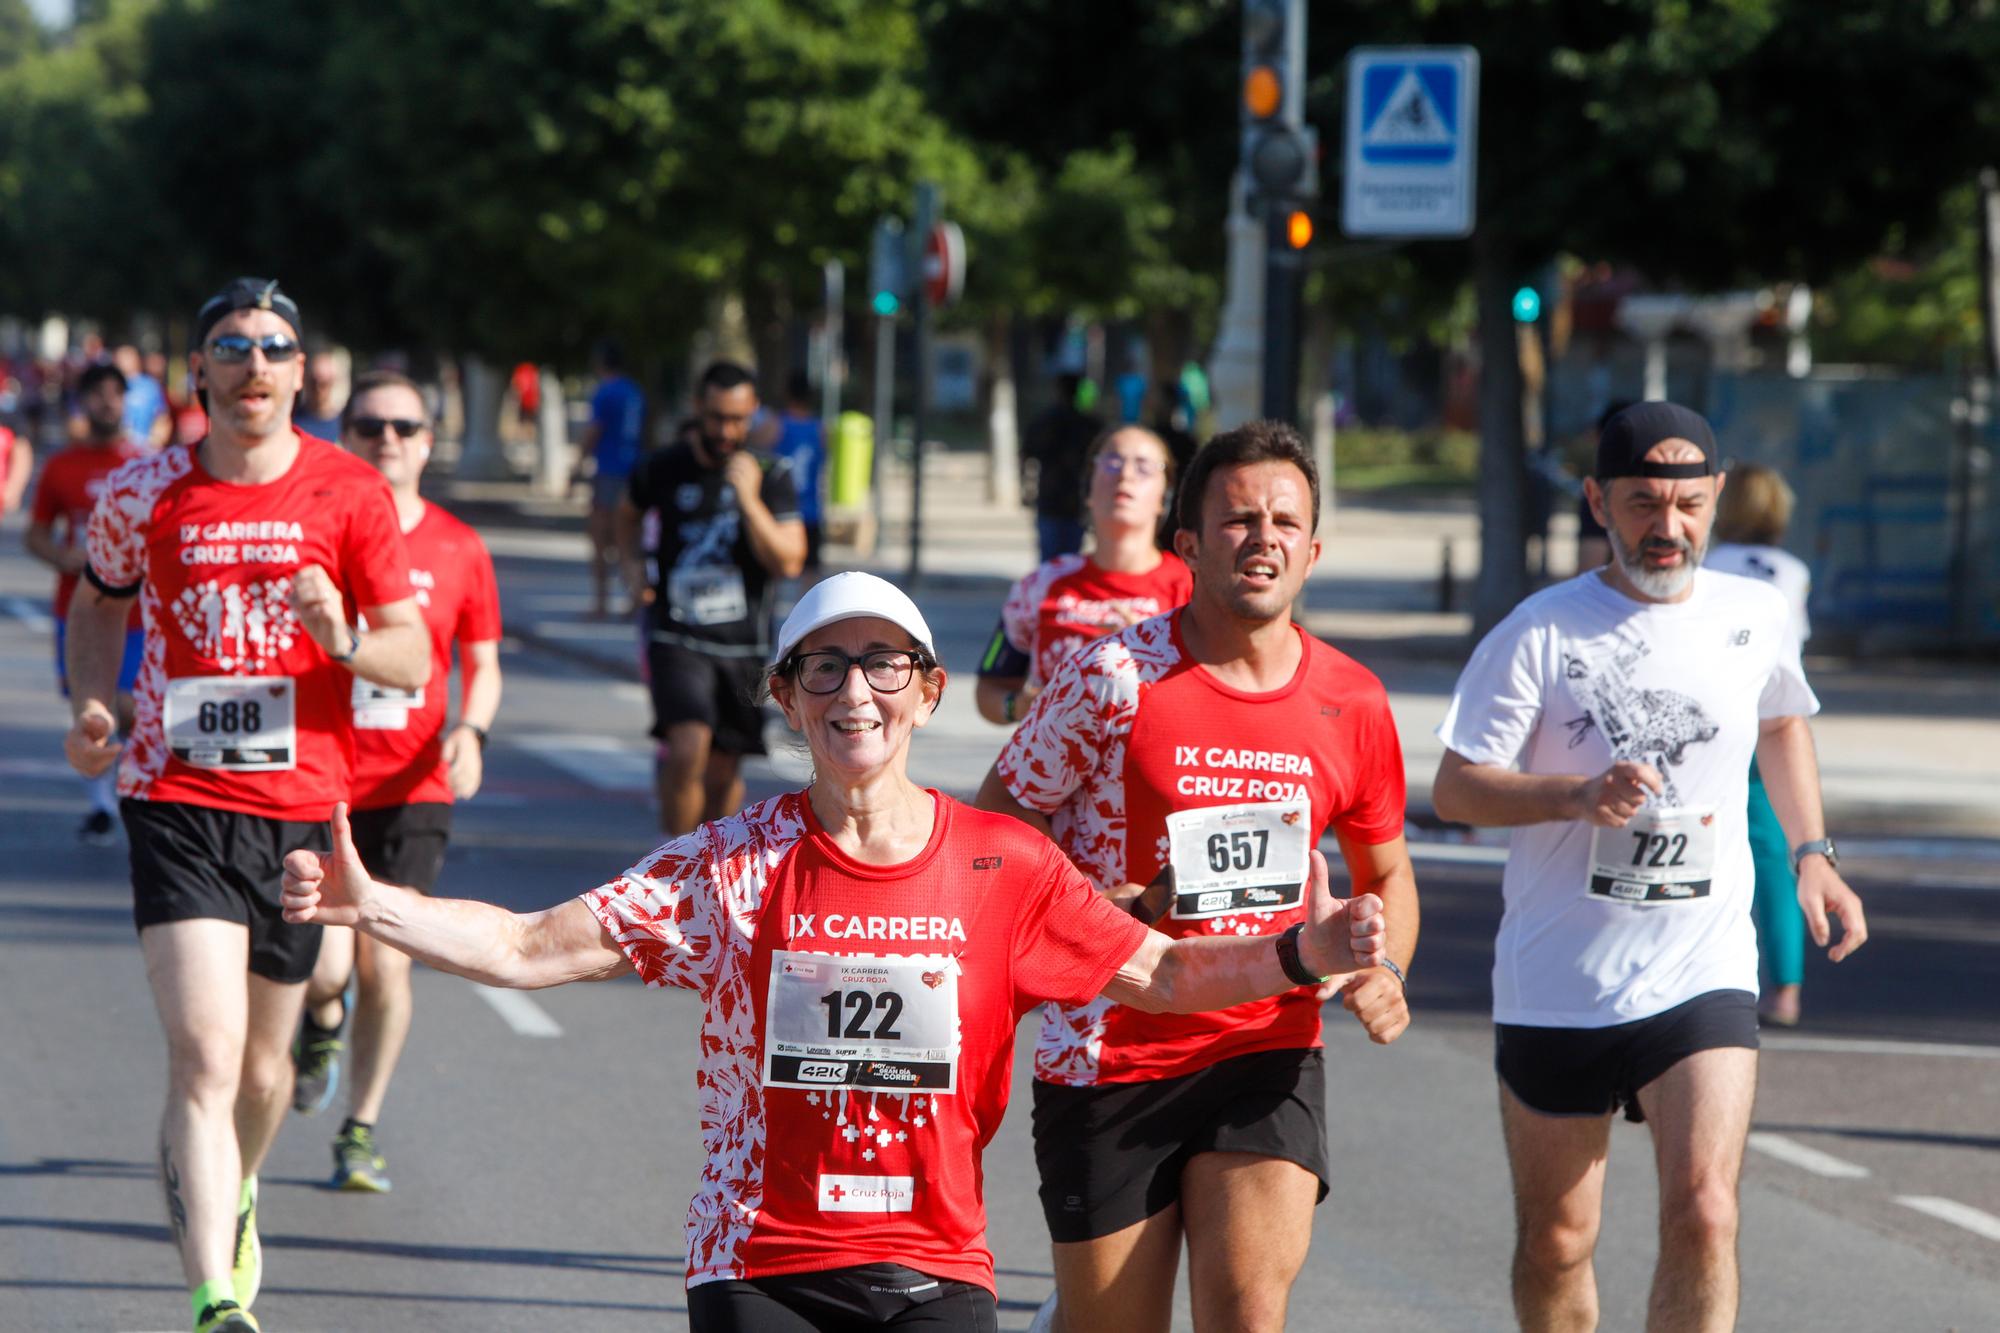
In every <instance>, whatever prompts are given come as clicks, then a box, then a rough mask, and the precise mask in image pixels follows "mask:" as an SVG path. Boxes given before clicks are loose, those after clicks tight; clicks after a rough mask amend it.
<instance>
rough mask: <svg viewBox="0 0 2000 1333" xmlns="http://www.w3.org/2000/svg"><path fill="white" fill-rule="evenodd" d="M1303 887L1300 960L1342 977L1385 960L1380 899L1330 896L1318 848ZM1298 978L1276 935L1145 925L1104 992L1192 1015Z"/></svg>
mask: <svg viewBox="0 0 2000 1333" xmlns="http://www.w3.org/2000/svg"><path fill="white" fill-rule="evenodd" d="M1306 893H1307V902H1308V903H1309V904H1310V907H1309V909H1308V914H1307V915H1308V919H1307V922H1306V928H1305V930H1304V931H1303V932H1302V933H1301V935H1300V937H1299V961H1300V962H1301V963H1302V964H1304V966H1305V968H1306V970H1307V971H1309V972H1311V973H1312V974H1313V975H1315V976H1320V977H1325V978H1327V979H1328V980H1329V981H1336V980H1344V979H1346V978H1348V977H1351V976H1352V975H1354V974H1355V973H1358V972H1360V971H1361V970H1363V969H1364V968H1370V967H1374V966H1376V965H1378V964H1379V963H1380V962H1381V961H1382V956H1383V939H1384V924H1383V920H1382V900H1381V899H1380V898H1378V897H1376V896H1375V895H1374V894H1372V893H1366V894H1362V895H1361V896H1360V897H1358V898H1354V899H1345V898H1335V897H1334V896H1333V894H1332V892H1331V890H1330V889H1329V888H1328V887H1327V873H1326V858H1325V857H1324V856H1321V855H1320V854H1319V853H1318V852H1317V851H1315V852H1314V853H1313V854H1312V880H1311V882H1310V884H1309V885H1308V886H1307V890H1306ZM1299 984H1300V983H1299V982H1297V981H1294V980H1293V979H1292V978H1291V977H1289V976H1287V975H1286V973H1285V969H1284V968H1283V967H1282V966H1281V965H1280V964H1279V962H1278V950H1277V938H1276V937H1274V936H1269V935H1259V936H1251V937H1245V938H1225V937H1222V936H1200V937H1191V938H1185V939H1169V938H1168V937H1167V936H1165V935H1162V934H1161V933H1160V932H1158V931H1156V930H1149V931H1147V932H1146V934H1145V938H1143V939H1142V940H1140V941H1139V947H1138V948H1137V949H1135V950H1134V951H1133V953H1132V956H1131V957H1130V958H1128V959H1126V960H1125V964H1124V966H1122V967H1120V968H1119V969H1118V973H1117V975H1116V976H1114V977H1113V978H1112V979H1111V983H1110V984H1109V985H1107V986H1106V987H1105V988H1104V995H1105V998H1106V999H1110V1000H1115V1001H1117V1002H1118V1003H1119V1004H1123V1005H1129V1006H1131V1007H1132V1008H1134V1009H1139V1010H1143V1011H1144V1012H1146V1013H1153V1014H1196V1013H1204V1012H1206V1011H1208V1010H1211V1009H1227V1008H1228V1007H1229V1006H1231V1005H1233V1004H1243V1003H1245V1002H1247V1001H1250V1000H1261V999H1264V998H1266V997H1267V996H1272V995H1282V994H1283V993H1284V992H1286V991H1288V990H1295V989H1297V987H1298V986H1299Z"/></svg>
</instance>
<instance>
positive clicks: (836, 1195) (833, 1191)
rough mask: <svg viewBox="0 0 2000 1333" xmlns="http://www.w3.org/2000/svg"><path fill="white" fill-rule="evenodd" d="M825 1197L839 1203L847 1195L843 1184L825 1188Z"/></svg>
mask: <svg viewBox="0 0 2000 1333" xmlns="http://www.w3.org/2000/svg"><path fill="white" fill-rule="evenodd" d="M826 1197H827V1198H829V1199H832V1200H833V1201H834V1202H835V1203H839V1202H840V1201H841V1200H842V1199H844V1198H846V1197H847V1189H846V1187H845V1186H842V1185H835V1186H833V1187H832V1188H830V1189H828V1190H827V1192H826Z"/></svg>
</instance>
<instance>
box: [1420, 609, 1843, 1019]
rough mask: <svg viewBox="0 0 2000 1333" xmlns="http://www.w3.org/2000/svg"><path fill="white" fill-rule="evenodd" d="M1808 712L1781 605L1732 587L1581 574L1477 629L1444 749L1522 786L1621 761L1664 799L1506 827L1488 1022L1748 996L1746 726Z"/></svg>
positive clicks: (1637, 1010)
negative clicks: (1672, 590)
mask: <svg viewBox="0 0 2000 1333" xmlns="http://www.w3.org/2000/svg"><path fill="white" fill-rule="evenodd" d="M1818 711H1819V700H1817V699H1816V698H1814V697H1813V693H1812V689H1811V687H1810V686H1808V685H1807V684H1806V678H1805V669H1804V667H1803V666H1801V664H1800V662H1799V645H1798V640H1797V639H1796V638H1795V637H1794V636H1793V633H1792V628H1791V614H1790V609H1789V608H1788V607H1787V606H1786V605H1785V601H1784V598H1783V596H1782V595H1781V594H1780V593H1778V592H1777V591H1776V590H1775V589H1773V588H1772V587H1771V586H1770V585H1768V584H1764V583H1759V582H1756V581H1754V580H1751V579H1746V578H1740V577H1738V576H1736V575H1733V574H1718V573H1715V572H1714V571H1712V570H1708V569H1703V570H1699V571H1697V572H1696V574H1695V583H1694V589H1693V592H1692V593H1691V594H1690V596H1689V597H1688V599H1687V600H1686V601H1683V602H1675V603H1667V604H1662V603H1654V602H1639V601H1634V600H1633V599H1631V598H1629V597H1627V596H1625V595H1624V594H1622V593H1620V592H1617V591H1615V590H1614V589H1612V588H1611V587H1610V586H1609V585H1608V584H1606V583H1605V582H1604V580H1603V579H1602V578H1601V577H1600V576H1599V575H1598V574H1597V573H1595V572H1592V573H1589V574H1583V575H1580V576H1578V577H1576V578H1574V579H1571V580H1569V581H1568V582H1567V583H1559V584H1557V585H1556V586H1555V587H1552V588H1548V589H1545V590H1544V591H1542V592H1540V593H1537V594H1536V595H1534V596H1533V597H1530V598H1528V599H1527V600H1526V601H1524V602H1522V603H1521V605H1520V606H1518V607H1516V608H1515V609H1514V612H1513V614H1511V615H1509V616H1508V617H1507V618H1506V619H1505V620H1503V621H1501V622H1500V624H1498V625H1497V626H1495V627H1494V628H1493V631H1492V632H1491V633H1489V634H1488V635H1487V636H1486V638H1485V639H1484V640H1483V641H1481V643H1480V645H1479V647H1478V649H1477V650H1476V651H1475V652H1474V653H1473V655H1472V660H1471V661H1470V662H1469V663H1467V664H1466V667H1465V670H1464V672H1463V673H1462V674H1461V675H1460V676H1459V680H1458V686H1457V689H1456V690H1455V691H1454V692H1453V694H1452V700H1451V707H1450V709H1449V710H1448V711H1447V712H1446V714H1445V719H1444V722H1443V723H1442V724H1440V725H1439V727H1438V733H1437V734H1438V736H1439V738H1440V739H1441V740H1443V741H1444V743H1445V746H1446V748H1448V749H1450V750H1453V751H1455V752H1456V753H1458V754H1460V755H1462V756H1464V757H1465V758H1466V759H1468V760H1470V761H1472V762H1473V763H1475V764H1493V765H1497V766H1499V767H1502V768H1509V769H1513V770H1516V771H1519V772H1523V773H1571V774H1580V775H1582V774H1597V773H1602V772H1603V771H1604V770H1605V769H1607V768H1609V767H1610V766H1611V765H1612V763H1613V762H1615V761H1616V760H1619V759H1635V760H1639V761H1642V762H1644V763H1648V764H1651V765H1653V767H1655V768H1656V769H1658V770H1659V771H1660V775H1661V777H1662V778H1663V779H1664V780H1665V783H1666V787H1665V790H1664V792H1662V793H1661V794H1659V795H1657V796H1655V797H1653V798H1652V799H1651V800H1649V801H1648V802H1647V804H1646V806H1645V807H1644V808H1643V809H1642V810H1641V811H1640V813H1639V815H1638V816H1636V817H1635V818H1634V819H1633V821H1632V822H1631V823H1630V824H1629V825H1627V826H1626V827H1625V828H1622V829H1600V828H1598V827H1597V826H1596V825H1593V824H1590V823H1587V822H1584V821H1571V822H1560V823H1544V824H1530V825H1526V826H1524V827H1521V828H1517V829H1515V830H1514V832H1513V840H1512V843H1511V845H1510V847H1509V851H1508V856H1507V869H1506V873H1505V876H1504V878H1503V879H1502V881H1501V892H1502V896H1503V898H1504V900H1505V911H1504V914H1503V916H1502V918H1501V922H1500V936H1499V939H1498V941H1497V942H1496V944H1495V950H1494V960H1493V1018H1494V1021H1495V1022H1497V1023H1518V1024H1526V1025H1530V1026H1535V1027H1559V1028H1593V1027H1609V1026H1611V1025H1612V1024H1615V1023H1625V1022H1630V1021H1631V1020H1633V1019H1637V1018H1647V1017H1650V1016H1651V1015H1653V1014H1657V1013H1661V1012H1663V1011H1665V1010H1667V1009H1671V1008H1673V1007H1674V1006H1675V1005H1677V1004H1681V1003H1683V1002H1685V1001H1687V1000H1690V999H1693V998H1694V997H1695V996H1697V995H1701V994H1705V993H1707V992H1709V991H1714V990H1746V991H1750V992H1752V993H1754V992H1755V991H1756V990H1757V940H1756V934H1755V932H1754V930H1753V929H1752V927H1751V922H1750V898H1751V891H1752V886H1753V883H1754V880H1755V874H1754V872H1753V870H1752V868H1751V863H1750V841H1749V834H1748V826H1747V823H1746V818H1745V811H1746V808H1747V802H1748V795H1749V794H1748V779H1749V771H1750V760H1751V757H1752V755H1753V754H1754V753H1755V752H1756V746H1757V735H1758V727H1759V724H1760V723H1761V722H1762V721H1763V720H1764V719H1766V718H1775V717H1789V716H1796V715H1804V716H1810V715H1811V714H1813V713H1815V712H1818Z"/></svg>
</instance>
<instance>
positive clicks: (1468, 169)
mask: <svg viewBox="0 0 2000 1333" xmlns="http://www.w3.org/2000/svg"><path fill="white" fill-rule="evenodd" d="M1347 82H1348V87H1347V125H1346V130H1347V133H1346V150H1347V151H1346V156H1345V162H1346V170H1345V183H1344V189H1343V192H1342V207H1341V221H1342V224H1343V226H1344V227H1345V228H1346V230H1347V232H1348V234H1349V235H1353V236H1407V237H1418V236H1464V235H1466V234H1467V233H1468V232H1470V231H1471V230H1472V224H1473V217H1474V207H1473V202H1474V184H1475V180H1476V173H1475V167H1476V165H1477V159H1478V156H1479V137H1478V126H1479V53H1478V52H1477V51H1475V50H1473V49H1472V48H1471V47H1469V46H1403V47H1367V46H1364V47H1357V48H1355V50H1354V51H1352V52H1351V53H1350V54H1349V56H1348V73H1347Z"/></svg>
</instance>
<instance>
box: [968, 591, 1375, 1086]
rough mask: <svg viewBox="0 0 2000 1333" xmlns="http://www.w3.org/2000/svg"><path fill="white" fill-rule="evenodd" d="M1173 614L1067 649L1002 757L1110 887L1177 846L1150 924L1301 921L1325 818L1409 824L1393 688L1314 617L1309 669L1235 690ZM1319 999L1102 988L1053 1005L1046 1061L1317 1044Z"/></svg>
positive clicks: (1161, 1059)
mask: <svg viewBox="0 0 2000 1333" xmlns="http://www.w3.org/2000/svg"><path fill="white" fill-rule="evenodd" d="M1180 616H1181V613H1180V612H1174V613H1171V614H1169V615H1164V616H1159V617H1156V618H1155V619H1152V620H1146V621H1141V622H1140V623H1139V624H1137V625H1134V626H1132V627H1131V628H1130V629H1127V630H1123V631H1121V632H1119V633H1117V634H1113V635H1110V636H1109V637H1107V638H1103V639H1099V640H1097V641H1096V642H1095V643H1092V644H1090V645H1089V646H1088V647H1086V648H1084V649H1082V650H1081V651H1080V652H1078V653H1077V654H1076V655H1075V656H1073V657H1071V658H1070V659H1069V661H1068V662H1066V663H1064V664H1063V666H1062V668H1061V669H1060V670H1058V671H1057V672H1056V675H1055V678H1054V679H1053V680H1052V681H1050V682H1049V686H1048V688H1047V689H1046V690H1044V691H1043V692H1042V694H1041V695H1040V696H1039V697H1038V698H1037V699H1036V700H1035V704H1034V707H1033V708H1031V709H1030V710H1029V711H1028V716H1027V718H1026V719H1025V720H1024V721H1023V722H1022V723H1021V726H1020V727H1019V728H1018V729H1017V730H1016V731H1015V732H1014V734H1013V736H1012V737H1011V738H1009V740H1008V742H1007V745H1006V748H1004V749H1003V750H1002V751H1001V752H1000V758H999V761H998V763H997V765H996V768H997V770H998V772H999V775H1000V777H1001V779H1002V780H1003V781H1004V782H1005V783H1006V785H1007V789H1008V791H1009V792H1010V793H1012V795H1013V797H1014V799H1015V800H1017V801H1019V802H1020V803H1021V804H1022V805H1024V806H1026V807H1028V808H1029V809H1031V810H1037V811H1040V812H1042V813H1043V814H1045V815H1047V816H1048V817H1049V826H1050V830H1051V831H1052V832H1053V834H1054V835H1055V839H1056V842H1057V844H1058V845H1060V846H1061V847H1062V849H1063V850H1064V851H1065V852H1067V853H1068V854H1069V856H1070V859H1071V860H1073V861H1075V862H1076V864H1077V866H1078V868H1080V869H1081V870H1082V871H1083V872H1084V874H1086V875H1088V876H1089V877H1090V878H1091V879H1092V880H1094V881H1095V882H1096V883H1097V884H1098V885H1099V887H1100V888H1103V889H1106V890H1109V889H1113V888H1116V887H1117V886H1119V885H1121V884H1126V883H1137V884H1151V883H1152V882H1153V881H1154V880H1155V879H1156V878H1157V877H1158V876H1159V875H1160V873H1161V871H1162V869H1163V868H1164V867H1165V866H1166V865H1167V864H1168V863H1169V859H1170V854H1171V861H1172V864H1173V866H1174V872H1175V889H1176V892H1175V894H1174V895H1173V898H1172V903H1171V906H1170V909H1169V910H1168V911H1167V912H1166V913H1163V914H1162V915H1161V916H1160V918H1159V919H1158V920H1157V921H1155V922H1154V923H1153V929H1155V930H1160V931H1163V932H1165V933H1166V934H1168V935H1172V936H1175V937H1181V936H1190V935H1276V934H1278V933H1279V932H1281V931H1283V930H1285V929H1286V928H1287V927H1289V926H1291V925H1292V924H1293V923H1294V922H1297V921H1301V920H1304V919H1305V908H1304V906H1303V896H1302V892H1301V890H1300V888H1299V885H1300V884H1301V882H1302V876H1303V874H1304V867H1305V858H1306V856H1307V854H1308V853H1309V852H1310V850H1311V848H1312V846H1313V845H1314V844H1316V843H1317V842H1318V841H1319V839H1320V838H1321V836H1323V835H1324V833H1325V832H1326V830H1327V829H1329V828H1335V829H1339V830H1341V831H1342V832H1344V833H1347V834H1349V835H1351V836H1352V837H1354V838H1356V839H1358V840H1359V841H1361V842H1363V843H1366V844H1370V845H1373V844H1377V843H1383V842H1388V841H1390V840H1391V839H1393V838H1397V837H1400V836H1401V835H1402V832H1403V798H1404V791H1403V782H1404V777H1403V753H1402V747H1401V745H1400V743H1399V742H1398V741H1397V738H1396V728H1395V722H1394V719H1393V718H1392V717H1391V716H1390V713H1389V699H1388V694H1387V693H1386V692H1385V691H1384V690H1383V688H1382V683H1381V681H1379V680H1377V679H1376V678H1375V676H1374V674H1373V673H1372V672H1370V671H1369V670H1368V669H1367V668H1365V667H1363V666H1361V665H1360V664H1359V663H1357V662H1355V661H1354V660H1353V659H1351V658H1349V657H1348V656H1346V655H1345V654H1344V653H1341V652H1338V651H1336V650H1335V649H1333V648H1330V647H1328V646H1327V645H1326V644H1324V643H1322V642H1320V641H1319V640H1318V639H1315V638H1313V637H1312V636H1311V635H1309V634H1307V633H1306V632H1305V631H1304V630H1302V629H1300V630H1297V633H1298V635H1299V642H1300V645H1301V648H1302V651H1301V654H1300V658H1299V666H1298V670H1297V671H1296V672H1295V673H1294V674H1293V676H1292V679H1291V680H1290V681H1288V682H1287V683H1286V684H1285V685H1284V686H1283V687H1281V688H1279V689H1276V690H1272V691H1269V692H1266V693H1260V694H1251V693H1246V692H1244V691H1242V690H1238V689H1234V688H1231V687H1230V686H1228V685H1225V684H1224V683H1223V682H1222V681H1220V680H1218V679H1217V678H1216V677H1215V676H1213V675H1211V674H1210V673H1209V672H1208V671H1207V670H1206V669H1205V668H1203V667H1201V666H1200V665H1198V664H1197V663H1195V662H1194V661H1192V660H1191V659H1190V658H1189V657H1188V655H1187V649H1186V646H1185V645H1184V644H1183V643H1182V641H1181V636H1180V628H1179V626H1180ZM1294 628H1295V629H1296V627H1294ZM1176 830H1178V834H1176ZM1176 837H1177V838H1178V846H1177V847H1176V846H1175V840H1176ZM1319 1009H1320V1006H1319V1002H1318V1001H1317V1000H1316V999H1315V998H1314V996H1313V992H1312V990H1311V989H1309V988H1300V989H1296V990H1292V991H1289V992H1287V993H1285V994H1283V995H1279V996H1276V997H1275V998H1272V999H1268V1000H1256V1001H1252V1002H1251V1003H1248V1004H1239V1005H1236V1006H1235V1007H1233V1008H1230V1009H1223V1010H1218V1011H1216V1012H1214V1013H1206V1014H1147V1013H1142V1012H1140V1011H1139V1010H1136V1009H1129V1008H1127V1007H1125V1006H1123V1005H1117V1004H1113V1003H1111V1002H1110V1001H1108V1000H1105V999H1102V998H1099V999H1096V1000H1093V1001H1092V1002H1091V1003H1089V1004H1087V1005H1083V1006H1080V1007H1075V1008H1069V1009H1059V1008H1057V1007H1055V1006H1051V1007H1050V1009H1049V1010H1048V1011H1047V1012H1046V1013H1045V1014H1044V1017H1043V1022H1042V1035H1041V1040H1040V1043H1039V1044H1038V1046H1037V1048H1036V1051H1035V1077H1036V1078H1038V1079H1041V1080H1043V1081H1044V1082H1049V1083H1062V1084H1069V1085H1075V1086H1087V1085H1091V1084H1098V1083H1134V1082H1143V1081H1147V1080H1152V1079H1163V1078H1175V1077H1178V1076H1180V1075H1183V1074H1189V1073H1193V1072H1195V1071H1196V1070H1200V1069H1205V1068H1207V1067H1209V1066H1210V1065H1213V1064H1215V1063H1217V1062H1219V1061H1221V1060H1226V1059H1229V1058H1231V1057H1234V1056H1239V1055H1248V1054H1251V1053H1253V1052H1257V1051H1268V1050H1284V1049H1292V1048H1304V1047H1312V1046H1317V1045H1319V1044H1320V1015H1319Z"/></svg>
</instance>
